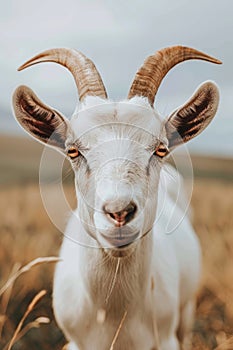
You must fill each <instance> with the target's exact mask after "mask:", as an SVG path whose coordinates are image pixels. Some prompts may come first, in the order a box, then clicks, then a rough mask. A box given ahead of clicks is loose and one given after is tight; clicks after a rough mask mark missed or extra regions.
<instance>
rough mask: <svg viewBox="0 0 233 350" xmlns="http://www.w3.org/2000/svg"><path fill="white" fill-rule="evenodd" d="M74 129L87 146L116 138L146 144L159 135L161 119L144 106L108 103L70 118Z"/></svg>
mask: <svg viewBox="0 0 233 350" xmlns="http://www.w3.org/2000/svg"><path fill="white" fill-rule="evenodd" d="M138 101H139V102H140V99H138ZM71 128H72V130H73V133H74V135H75V137H76V138H77V139H80V138H82V139H83V140H85V139H86V140H88V144H89V143H91V144H95V143H96V142H99V141H100V140H103V141H104V140H108V139H114V138H115V139H121V138H126V139H131V140H135V141H137V142H139V143H141V142H143V143H144V144H146V143H150V142H151V138H153V137H154V138H155V137H158V136H159V134H160V129H161V120H160V118H159V116H158V114H156V112H155V111H154V110H153V109H152V108H150V107H149V106H147V105H145V103H144V104H143V103H141V104H139V103H137V104H136V103H132V102H130V101H123V102H118V103H112V102H108V101H107V102H105V103H103V104H101V105H100V104H98V105H96V106H92V107H88V106H87V107H86V108H85V109H82V110H81V111H78V112H77V113H75V114H74V115H73V117H72V119H71Z"/></svg>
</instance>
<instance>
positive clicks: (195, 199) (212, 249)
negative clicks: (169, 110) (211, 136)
mask: <svg viewBox="0 0 233 350" xmlns="http://www.w3.org/2000/svg"><path fill="white" fill-rule="evenodd" d="M29 145H32V148H33V147H34V143H29ZM0 146H1V144H0ZM32 148H31V147H25V146H23V144H22V145H21V146H19V147H18V153H17V157H16V156H15V155H13V151H14V147H12V150H8V152H9V155H8V154H6V152H1V151H0V162H1V163H0V165H1V170H2V169H3V170H2V174H3V177H2V176H0V179H1V181H0V291H1V288H2V287H3V286H4V284H5V283H6V282H7V281H8V280H9V276H10V275H12V273H14V271H16V270H17V269H19V264H20V265H21V266H23V265H25V264H27V263H29V262H30V261H32V260H33V259H35V258H38V257H46V256H56V255H57V254H58V250H59V246H60V244H61V240H62V234H61V233H59V232H58V230H57V229H56V228H55V227H54V225H53V224H52V223H51V222H50V220H49V218H48V216H47V214H46V211H45V209H44V207H43V204H42V201H41V197H40V193H39V186H38V181H37V178H36V177H37V171H38V160H35V159H37V158H38V157H39V154H40V150H39V149H37V151H36V152H37V153H36V157H34V156H33V154H35V153H33V152H34V151H33V149H32ZM25 152H28V153H27V157H26V159H25ZM16 158H17V160H16ZM20 159H21V161H20ZM32 159H33V162H32V163H33V169H32V168H30V169H27V168H24V167H23V164H28V162H29V163H30V161H32ZM193 162H194V167H195V168H194V170H195V173H196V178H195V184H194V190H193V196H192V207H193V224H194V227H195V229H196V231H197V233H198V236H199V238H200V241H201V245H202V250H203V275H202V281H201V284H200V291H199V294H198V305H197V312H196V320H195V325H194V330H193V333H194V339H193V350H197V349H198V350H199V349H201V350H202V349H203V350H207V349H217V350H224V349H225V350H226V349H228V350H230V349H233V177H232V174H233V164H232V161H229V160H228V161H222V162H220V161H219V162H218V161H217V160H207V159H198V158H194V159H193ZM20 169H21V170H20ZM22 169H23V170H22ZM35 174H36V175H35ZM30 176H31V177H30ZM29 179H31V180H33V181H29ZM51 190H52V189H51ZM66 191H67V195H68V196H69V197H70V198H71V202H72V201H73V200H74V196H73V186H72V185H71V184H67V185H66ZM53 269H54V264H53V263H44V264H38V266H34V267H32V268H31V269H30V270H29V271H28V272H25V273H24V274H22V275H20V276H19V277H18V279H17V280H16V281H15V283H14V284H13V285H12V288H10V287H9V288H8V289H7V291H5V292H4V293H3V294H2V295H1V292H0V349H7V344H8V342H9V341H10V339H12V337H13V334H14V332H15V329H16V327H17V325H18V324H19V322H20V320H21V318H22V317H23V315H24V314H25V312H26V310H27V308H28V305H29V304H30V302H31V301H32V299H33V298H34V296H35V295H36V294H37V293H38V292H40V291H41V290H43V289H46V290H47V294H46V295H45V296H43V297H42V298H41V300H39V301H38V303H37V304H36V305H35V306H34V307H31V310H30V311H31V312H30V313H29V314H28V316H27V317H26V319H25V321H24V323H23V325H22V329H21V333H20V334H21V336H22V337H21V338H20V339H18V341H17V342H16V343H15V345H14V346H13V349H14V350H17V349H18V350H27V349H30V350H37V349H38V350H39V349H40V350H41V349H43V350H52V349H53V350H54V349H56V350H60V349H62V346H63V345H64V344H65V339H64V338H63V336H62V334H61V332H60V331H59V329H58V328H57V326H56V324H55V321H54V317H53V313H52V307H51V300H52V298H51V294H52V279H53ZM42 316H43V317H46V318H43V319H41V318H40V317H42ZM38 318H39V319H38ZM47 318H49V319H50V322H49V323H47V321H48V319H47ZM35 320H37V321H35ZM40 323H41V324H40ZM22 330H23V331H22ZM24 331H25V333H26V334H24ZM26 331H27V332H26ZM100 350H101V349H100Z"/></svg>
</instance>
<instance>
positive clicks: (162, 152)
mask: <svg viewBox="0 0 233 350" xmlns="http://www.w3.org/2000/svg"><path fill="white" fill-rule="evenodd" d="M168 152H169V151H168V149H167V147H166V146H164V144H163V143H162V142H160V144H159V145H158V146H157V148H156V150H155V151H154V155H155V156H157V157H159V158H163V157H165V156H166V155H167V154H168Z"/></svg>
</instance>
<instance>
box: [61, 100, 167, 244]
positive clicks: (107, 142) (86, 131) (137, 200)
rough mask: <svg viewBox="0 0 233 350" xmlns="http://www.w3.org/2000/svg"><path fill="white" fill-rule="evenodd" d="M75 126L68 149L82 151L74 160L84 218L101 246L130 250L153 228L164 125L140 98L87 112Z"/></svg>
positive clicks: (72, 122) (80, 208)
mask: <svg viewBox="0 0 233 350" xmlns="http://www.w3.org/2000/svg"><path fill="white" fill-rule="evenodd" d="M92 100H94V98H92ZM86 102H87V104H88V100H87V101H86ZM71 127H72V131H73V132H72V134H73V138H72V137H70V138H69V142H68V144H67V145H66V147H67V148H68V149H69V147H70V148H72V147H74V149H75V147H77V149H79V155H78V156H77V157H76V158H74V159H73V161H72V163H73V168H74V171H75V179H76V189H77V192H78V193H77V194H78V201H79V205H78V210H79V216H80V218H81V220H82V222H83V223H84V225H85V228H86V230H87V231H88V232H89V233H90V234H91V235H92V236H94V237H95V238H96V239H97V240H98V242H99V243H100V244H101V246H103V247H111V248H113V247H126V246H128V245H130V243H132V242H134V241H135V240H137V239H139V238H140V237H141V236H142V235H144V234H145V233H146V232H147V231H149V230H150V229H151V227H152V225H153V221H154V218H155V211H156V198H157V196H156V193H157V187H158V181H159V172H160V168H161V162H162V160H161V158H159V157H158V156H156V155H155V150H156V148H157V146H158V144H160V143H161V142H163V144H167V139H166V137H165V135H163V128H162V123H161V121H160V119H159V117H158V115H156V113H155V111H154V110H153V109H152V108H151V107H150V106H149V105H148V103H147V102H145V101H144V100H143V99H141V98H136V99H133V101H130V102H121V103H108V102H104V103H103V104H102V105H98V104H97V105H96V106H95V107H92V108H89V109H87V110H83V111H81V112H79V113H77V115H75V116H73V118H72V120H71ZM77 140H78V141H77Z"/></svg>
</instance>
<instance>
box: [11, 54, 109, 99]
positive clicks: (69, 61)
mask: <svg viewBox="0 0 233 350" xmlns="http://www.w3.org/2000/svg"><path fill="white" fill-rule="evenodd" d="M41 62H55V63H58V64H61V65H62V66H65V67H66V68H68V69H69V71H70V72H71V73H72V74H73V77H74V79H75V82H76V86H77V89H78V94H79V100H80V101H82V100H83V99H84V98H85V97H86V96H87V95H89V96H90V95H91V96H99V97H102V98H107V93H106V90H105V87H104V84H103V82H102V79H101V77H100V74H99V72H98V71H97V69H96V67H95V65H94V63H93V62H92V61H91V60H90V59H89V58H87V57H86V56H85V55H84V54H82V53H81V52H79V51H76V50H73V49H65V48H59V49H51V50H46V51H44V52H42V53H40V54H38V55H36V56H35V57H33V58H31V59H30V60H28V61H27V62H26V63H24V64H23V65H22V66H20V67H19V68H18V70H19V71H20V70H23V69H25V68H28V67H30V66H32V65H34V64H37V63H41Z"/></svg>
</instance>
